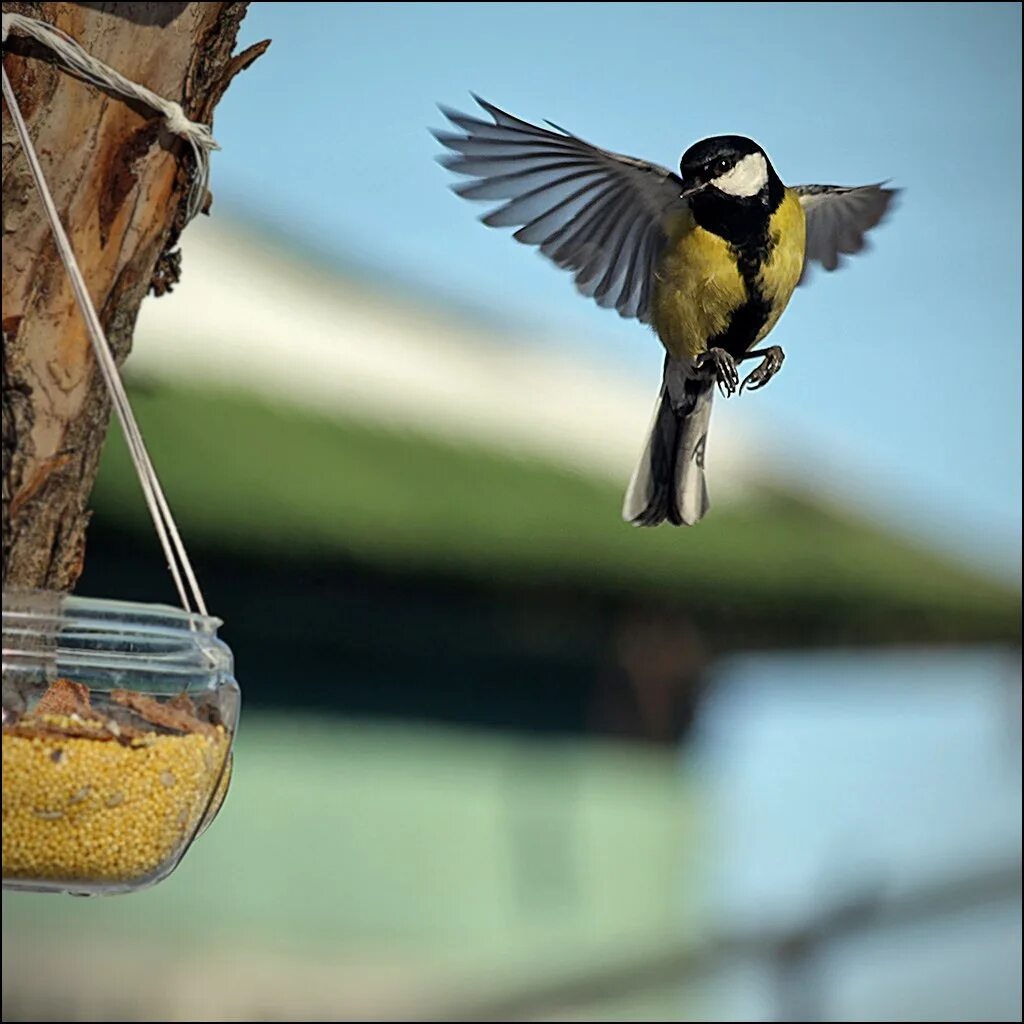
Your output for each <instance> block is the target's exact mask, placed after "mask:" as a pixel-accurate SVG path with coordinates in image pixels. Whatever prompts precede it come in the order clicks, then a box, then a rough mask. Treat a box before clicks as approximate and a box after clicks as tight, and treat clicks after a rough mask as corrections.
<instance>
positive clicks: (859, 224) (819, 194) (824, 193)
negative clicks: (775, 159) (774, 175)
mask: <svg viewBox="0 0 1024 1024" xmlns="http://www.w3.org/2000/svg"><path fill="white" fill-rule="evenodd" d="M793 191H794V192H795V193H796V194H797V195H798V196H799V197H800V203H801V205H802V206H803V208H804V213H805V214H806V215H807V255H806V257H805V258H804V272H803V276H802V277H801V278H800V283H801V284H803V283H804V281H806V280H807V271H808V269H809V267H810V264H811V262H812V261H815V262H818V263H820V264H821V265H822V266H823V267H824V268H825V269H826V270H835V269H836V267H838V266H839V264H840V258H839V257H840V253H855V252H860V251H861V249H863V248H864V245H865V241H864V235H865V233H866V232H868V231H870V230H871V229H872V228H873V227H874V226H875V225H876V224H878V223H879V221H881V219H882V218H883V217H884V216H885V214H886V211H887V210H888V209H889V206H890V204H891V203H892V201H893V198H894V197H895V196H896V194H897V191H898V190H897V189H891V188H883V187H882V186H881V185H880V184H879V185H862V186H860V187H859V188H843V187H842V186H840V185H796V186H794V188H793Z"/></svg>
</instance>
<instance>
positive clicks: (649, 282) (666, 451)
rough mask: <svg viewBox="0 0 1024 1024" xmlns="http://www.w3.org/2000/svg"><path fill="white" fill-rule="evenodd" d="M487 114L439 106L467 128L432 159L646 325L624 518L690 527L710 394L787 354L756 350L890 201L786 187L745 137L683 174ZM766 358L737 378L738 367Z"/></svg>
mask: <svg viewBox="0 0 1024 1024" xmlns="http://www.w3.org/2000/svg"><path fill="white" fill-rule="evenodd" d="M474 98H475V99H476V101H477V103H479V105H480V106H481V107H482V108H483V110H484V111H485V112H486V113H487V114H488V115H490V118H491V120H489V121H488V120H483V119H481V118H479V117H471V116H468V115H466V114H461V113H459V112H458V111H455V110H450V109H448V108H445V107H442V108H441V111H442V113H443V114H444V115H445V116H446V117H447V118H448V120H449V121H451V122H452V124H453V125H455V127H456V128H458V129H460V132H459V133H453V132H451V131H438V132H434V135H435V137H436V138H437V139H438V140H439V141H440V142H441V143H443V144H444V145H445V146H447V147H448V149H450V150H452V151H453V153H451V154H445V155H444V156H442V157H441V158H440V159H441V162H442V163H443V164H444V165H445V166H446V167H448V168H449V169H450V170H452V171H454V172H455V173H457V174H461V175H465V176H467V177H469V178H471V179H472V180H471V181H469V182H467V183H460V184H458V185H455V186H453V187H454V190H455V191H456V192H457V193H458V194H459V195H461V196H464V197H465V198H467V199H481V200H504V203H503V205H501V206H498V207H497V208H496V209H494V210H492V211H491V212H490V213H487V214H486V215H485V216H483V217H482V218H481V219H482V220H483V222H484V223H485V224H487V225H489V226H490V227H515V228H517V230H516V232H515V233H514V235H513V237H514V238H515V239H516V240H517V241H519V242H524V243H528V244H530V245H535V246H539V248H540V251H541V252H542V253H543V254H544V255H545V256H547V257H548V258H549V259H550V260H552V261H553V262H554V263H556V264H557V265H558V266H560V267H564V268H565V269H566V270H569V271H571V272H572V274H573V276H574V278H575V280H576V286H577V288H578V289H579V290H580V291H581V292H582V293H583V294H584V295H588V296H590V297H592V298H593V299H594V300H595V301H596V302H597V303H598V304H599V305H601V306H606V307H611V308H614V309H616V310H618V312H619V315H620V316H623V317H635V318H636V319H637V320H640V321H641V322H642V323H647V324H650V325H651V326H652V327H653V328H654V331H655V333H656V334H657V335H658V337H659V338H660V339H661V343H662V344H663V345H664V347H665V350H666V358H665V366H664V372H663V376H662V386H661V394H660V396H659V398H658V404H657V407H656V409H655V414H654V419H653V422H652V425H651V430H650V436H649V438H648V441H647V445H646V447H645V449H644V452H643V455H642V456H641V458H640V462H639V464H638V465H637V468H636V470H635V471H634V473H633V477H632V479H631V481H630V484H629V487H628V489H627V491H626V498H625V502H624V504H623V509H622V515H623V518H624V519H625V520H626V521H627V522H631V523H634V524H636V525H637V526H657V525H658V524H659V523H662V522H665V521H668V522H669V523H672V524H674V525H677V526H678V525H692V524H693V523H696V522H697V521H698V520H700V519H701V518H703V516H704V514H705V513H706V512H707V510H708V493H707V484H706V482H705V478H704V458H705V446H706V444H707V431H708V422H709V420H710V416H711V401H712V398H713V396H714V389H715V385H716V384H717V385H718V387H719V389H720V390H721V391H722V392H723V394H725V395H727V396H728V395H732V394H734V393H735V392H736V391H737V390H739V391H743V389H744V388H749V389H750V390H751V391H754V390H757V389H758V388H761V387H763V386H764V385H765V384H767V383H768V381H769V380H771V378H772V377H773V376H774V375H775V374H776V373H777V372H778V371H779V368H780V367H781V366H782V361H783V358H784V355H783V352H782V349H781V348H779V347H778V346H777V345H772V346H769V347H767V348H763V349H756V348H755V346H756V345H757V344H758V342H760V341H761V340H762V339H763V338H764V337H765V336H766V335H767V334H768V332H769V331H770V330H771V329H772V328H773V327H774V326H775V324H776V322H777V321H778V319H779V317H780V316H781V315H782V311H783V310H784V309H785V308H786V304H787V303H788V302H789V299H790V296H791V295H792V294H793V290H794V289H795V288H796V286H797V284H798V283H799V282H801V281H802V280H804V279H805V278H806V276H807V268H808V266H809V264H810V263H812V262H817V263H820V264H821V265H822V266H823V267H824V268H825V269H826V270H835V269H836V267H838V266H839V264H840V254H841V253H855V252H859V251H860V250H861V249H862V248H863V247H864V234H865V232H866V231H868V230H869V229H870V228H873V227H874V226H875V225H876V224H878V223H879V221H880V220H881V219H882V217H883V216H884V215H885V213H886V210H887V209H888V208H889V205H890V203H891V201H892V199H893V196H894V195H895V194H896V193H895V190H893V189H887V188H883V187H882V185H881V184H877V185H865V186H862V187H859V188H844V187H840V186H836V185H797V186H793V187H787V186H786V185H784V184H783V183H782V181H781V180H780V178H779V176H778V174H776V173H775V169H774V168H773V167H772V164H771V161H770V160H769V159H768V156H767V155H766V153H765V152H764V150H763V149H762V148H761V147H760V146H759V145H758V144H757V143H756V142H753V141H752V140H751V139H748V138H744V137H743V136H741V135H720V136H716V137H715V138H710V139H705V140H704V141H702V142H698V143H696V145H693V146H691V147H690V148H689V149H688V150H687V151H686V152H685V153H684V154H683V157H682V160H681V161H680V165H679V174H675V173H673V172H672V171H670V170H668V169H667V168H665V167H659V166H658V165H657V164H651V163H647V162H646V161H643V160H636V159H634V158H633V157H629V156H623V155H622V154H619V153H612V152H609V151H608V150H604V149H599V148H598V147H597V146H593V145H591V144H590V143H589V142H585V141H584V140H583V139H581V138H579V137H578V136H576V135H573V134H572V133H570V132H568V131H566V130H565V129H564V128H560V127H558V125H555V124H552V123H551V122H548V124H549V125H550V130H549V129H547V128H540V127H538V126H536V125H533V124H530V123H528V122H527V121H522V120H520V119H519V118H517V117H513V116H512V115H511V114H507V113H505V112H504V111H503V110H500V109H498V107H496V106H494V105H493V104H491V103H488V102H487V101H485V100H482V99H480V98H479V97H474ZM757 356H760V357H761V362H760V363H759V365H758V366H757V367H756V368H755V369H754V370H753V371H752V372H751V373H750V374H748V375H747V376H746V378H745V379H744V380H743V383H742V384H741V383H740V380H739V374H738V372H737V369H736V364H737V363H738V362H742V361H743V360H745V359H749V358H751V357H757Z"/></svg>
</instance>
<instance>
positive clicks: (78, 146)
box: [2, 3, 267, 590]
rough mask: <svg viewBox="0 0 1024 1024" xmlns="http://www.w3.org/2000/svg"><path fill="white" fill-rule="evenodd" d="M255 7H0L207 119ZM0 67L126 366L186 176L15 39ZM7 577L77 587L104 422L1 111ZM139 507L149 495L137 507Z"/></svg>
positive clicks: (83, 340) (255, 52)
mask: <svg viewBox="0 0 1024 1024" xmlns="http://www.w3.org/2000/svg"><path fill="white" fill-rule="evenodd" d="M247 6H248V4H246V3H88V4H86V3H83V4H71V3H5V4H3V10H4V11H16V12H18V13H21V14H27V15H30V16H32V17H35V18H40V19H42V20H44V21H47V22H49V23H51V24H54V25H57V26H58V27H59V28H61V29H63V30H64V31H65V32H67V33H68V34H69V35H71V36H72V37H73V38H74V39H75V40H77V41H78V42H79V43H80V44H81V45H82V46H83V47H84V48H85V49H86V50H88V51H89V52H90V53H91V54H93V55H94V56H96V57H98V58H99V59H100V60H103V61H105V62H106V63H107V64H109V65H110V66H111V67H114V68H116V69H117V70H118V71H120V72H121V73H122V74H124V75H126V76H127V77H128V78H130V79H132V80H134V81H137V82H140V83H141V84H143V85H145V86H147V87H148V88H150V89H152V90H153V91H154V92H156V93H158V94H160V95H162V96H165V97H168V98H170V99H177V100H178V101H179V102H181V104H182V106H183V107H184V109H185V112H186V114H187V115H188V116H189V117H191V118H192V119H193V120H197V121H204V122H206V123H210V121H211V120H212V116H213V109H214V107H215V106H216V104H217V102H218V101H219V100H220V98H221V96H222V95H223V94H224V91H225V89H226V88H227V86H228V84H229V82H230V81H231V79H232V78H233V77H234V75H235V74H237V73H238V72H239V71H240V70H242V69H243V68H245V67H247V66H248V65H249V64H250V63H252V61H253V60H255V59H256V57H258V56H259V55H260V53H262V52H263V50H264V49H265V48H266V45H267V44H265V43H261V44H258V45H257V46H255V47H252V48H250V50H248V51H246V52H245V53H243V54H239V55H237V56H235V57H232V56H231V51H232V50H233V48H234V45H235V38H236V36H237V33H238V26H239V24H240V22H241V20H242V18H243V17H244V15H245V9H246V7H247ZM4 67H5V68H6V69H7V74H8V75H9V76H10V79H11V84H12V87H13V89H14V93H15V95H16V96H17V98H18V102H19V105H20V106H21V109H22V112H23V114H24V116H25V119H26V121H27V122H28V125H29V130H30V132H31V135H32V138H33V139H34V140H35V145H36V148H37V151H38V153H39V157H40V160H41V162H42V164H43V170H44V172H45V174H46V176H47V180H48V181H49V184H50V188H51V189H52V191H53V194H54V199H55V200H56V203H57V208H58V210H59V211H60V213H61V216H62V218H63V222H64V225H65V228H66V229H67V231H68V234H69V235H70V237H71V243H72V245H73V247H74V249H75V253H76V255H77V257H78V260H79V263H80V265H81V267H82V271H83V273H84V275H85V279H86V281H87V282H88V283H89V288H90V291H91V294H92V297H93V301H94V302H95V303H96V307H97V309H98V310H99V312H100V317H101V320H102V321H103V324H104V327H105V328H106V331H107V335H108V337H109V339H110V343H111V345H112V346H113V349H114V352H115V354H116V356H117V359H118V361H119V362H122V361H123V360H124V359H125V357H126V356H127V355H128V352H129V350H130V348H131V339H132V332H133V330H134V327H135V319H136V316H137V315H138V311H139V306H140V305H141V303H142V300H143V298H144V297H145V296H146V293H147V292H148V291H150V290H153V291H154V292H155V293H156V294H158V295H159V294H162V293H163V292H165V291H168V290H169V289H170V288H171V287H172V286H173V284H174V282H175V281H176V280H177V272H178V262H179V261H178V254H177V252H176V251H175V245H176V244H177V240H178V235H179V233H180V231H181V228H182V217H183V214H184V199H185V195H186V190H187V185H188V181H189V175H190V172H191V169H192V164H191V154H190V152H189V150H188V147H187V145H186V144H185V143H183V142H181V141H180V140H178V139H176V138H175V137H174V136H171V135H169V134H168V133H167V132H166V131H165V130H163V128H162V124H161V122H160V120H159V119H158V118H156V117H154V116H152V114H151V113H150V112H148V111H146V110H141V109H137V108H136V107H134V106H132V105H130V104H128V103H126V102H125V101H124V100H123V99H120V98H118V97H113V96H108V95H106V94H105V93H104V92H102V91H100V90H98V89H96V88H94V87H93V86H91V85H87V84H85V83H83V82H80V81H78V80H77V79H75V78H73V77H71V76H70V75H68V74H67V73H66V72H64V71H61V70H59V69H57V68H56V67H55V66H54V65H53V63H52V62H51V60H50V58H49V57H48V56H47V52H46V51H45V50H43V49H41V48H39V47H38V46H36V45H35V44H34V43H31V42H30V41H28V40H24V39H21V38H18V37H16V36H13V35H12V37H11V39H10V40H9V41H8V44H7V46H6V47H5V51H4ZM3 371H4V376H3V433H2V440H3V569H4V582H5V586H7V585H16V586H23V587H45V588H47V589H55V590H69V589H70V588H71V587H73V586H74V583H75V581H76V580H77V578H78V575H79V573H80V572H81V568H82V560H83V556H84V551H85V530H86V526H87V524H88V521H89V512H88V500H89V494H90V491H91V490H92V484H93V479H94V477H95V474H96V468H97V465H98V462H99V455H100V449H101V447H102V444H103V440H104V437H105V436H106V429H107V425H108V422H109V418H110V403H109V401H108V400H107V396H106V393H105V391H104V388H103V383H102V379H101V377H100V374H99V371H98V369H97V367H96V365H95V362H94V360H93V355H92V351H91V348H90V343H89V339H88V336H87V335H86V332H85V327H84V324H83V322H82V319H81V317H80V315H79V313H78V311H77V308H76V307H75V304H74V300H73V297H72V292H71V287H70V284H69V282H68V280H67V276H66V274H65V272H64V269H63V266H62V264H61V262H60V259H59V257H58V255H57V252H56V249H55V247H54V243H53V239H52V237H51V234H50V230H49V228H48V226H47V224H46V221H45V220H44V217H43V211H42V207H41V205H40V202H39V198H38V196H37V195H36V193H35V189H34V186H33V184H32V181H31V179H30V177H29V172H28V167H27V165H26V163H25V159H24V156H23V154H22V153H21V147H20V146H19V144H18V141H17V138H16V136H15V134H14V127H13V125H12V124H11V122H10V118H9V116H8V111H7V109H6V105H5V107H4V116H3ZM140 500H141V496H140Z"/></svg>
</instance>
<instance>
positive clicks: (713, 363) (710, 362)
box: [697, 348, 740, 398]
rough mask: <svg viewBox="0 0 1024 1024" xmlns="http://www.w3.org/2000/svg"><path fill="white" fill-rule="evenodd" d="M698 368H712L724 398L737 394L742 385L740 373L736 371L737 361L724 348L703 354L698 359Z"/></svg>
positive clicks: (713, 349) (709, 350) (711, 349)
mask: <svg viewBox="0 0 1024 1024" xmlns="http://www.w3.org/2000/svg"><path fill="white" fill-rule="evenodd" d="M697 368H698V369H700V370H705V369H707V368H711V369H712V370H713V371H714V376H715V383H716V384H717V385H718V390H719V391H721V393H722V396H723V397H724V398H728V397H729V396H730V395H734V394H736V388H737V387H738V386H739V383H740V375H739V371H738V370H737V369H736V360H735V359H733V357H732V356H731V355H729V353H728V352H726V351H725V349H724V348H709V349H708V350H707V352H703V353H701V355H700V356H698V358H697Z"/></svg>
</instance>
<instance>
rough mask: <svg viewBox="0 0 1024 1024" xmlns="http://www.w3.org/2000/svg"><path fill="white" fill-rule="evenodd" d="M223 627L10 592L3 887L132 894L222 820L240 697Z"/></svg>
mask: <svg viewBox="0 0 1024 1024" xmlns="http://www.w3.org/2000/svg"><path fill="white" fill-rule="evenodd" d="M219 625H220V620H218V619H213V618H207V617H204V616H200V615H191V614H188V613H186V612H184V611H181V610H180V609H175V608H171V607H169V606H165V605H150V604H134V603H130V602H123V601H104V600H96V599H93V598H83V597H73V596H68V595H63V594H53V593H47V592H40V591H16V592H9V591H5V592H4V608H3V885H4V888H5V889H7V888H11V889H29V890H33V891H36V892H71V893H76V894H98V893H117V892H131V891H134V890H136V889H140V888H142V887H144V886H148V885H152V884H153V883H155V882H159V881H160V880H161V879H163V878H166V877H167V875H169V874H170V873H171V872H172V871H173V870H174V868H175V867H176V866H177V864H178V862H179V861H180V860H181V858H182V856H183V855H184V854H185V852H186V850H188V848H189V846H190V845H191V843H192V841H193V840H194V839H195V838H196V836H198V835H199V834H200V833H201V832H202V831H204V830H205V828H206V827H207V826H208V825H209V824H210V822H211V821H212V820H213V818H214V816H215V815H216V813H217V811H218V810H219V809H220V805H221V803H222V802H223V799H224V796H225V793H226V792H227V786H228V782H229V780H230V774H231V745H232V742H233V740H234V734H235V727H236V724H237V721H238V708H239V690H238V684H237V683H236V682H235V679H234V677H233V675H232V671H233V664H232V657H231V651H230V650H229V649H228V647H227V646H226V645H225V644H224V643H223V642H222V641H220V640H218V639H217V627H218V626H219Z"/></svg>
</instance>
